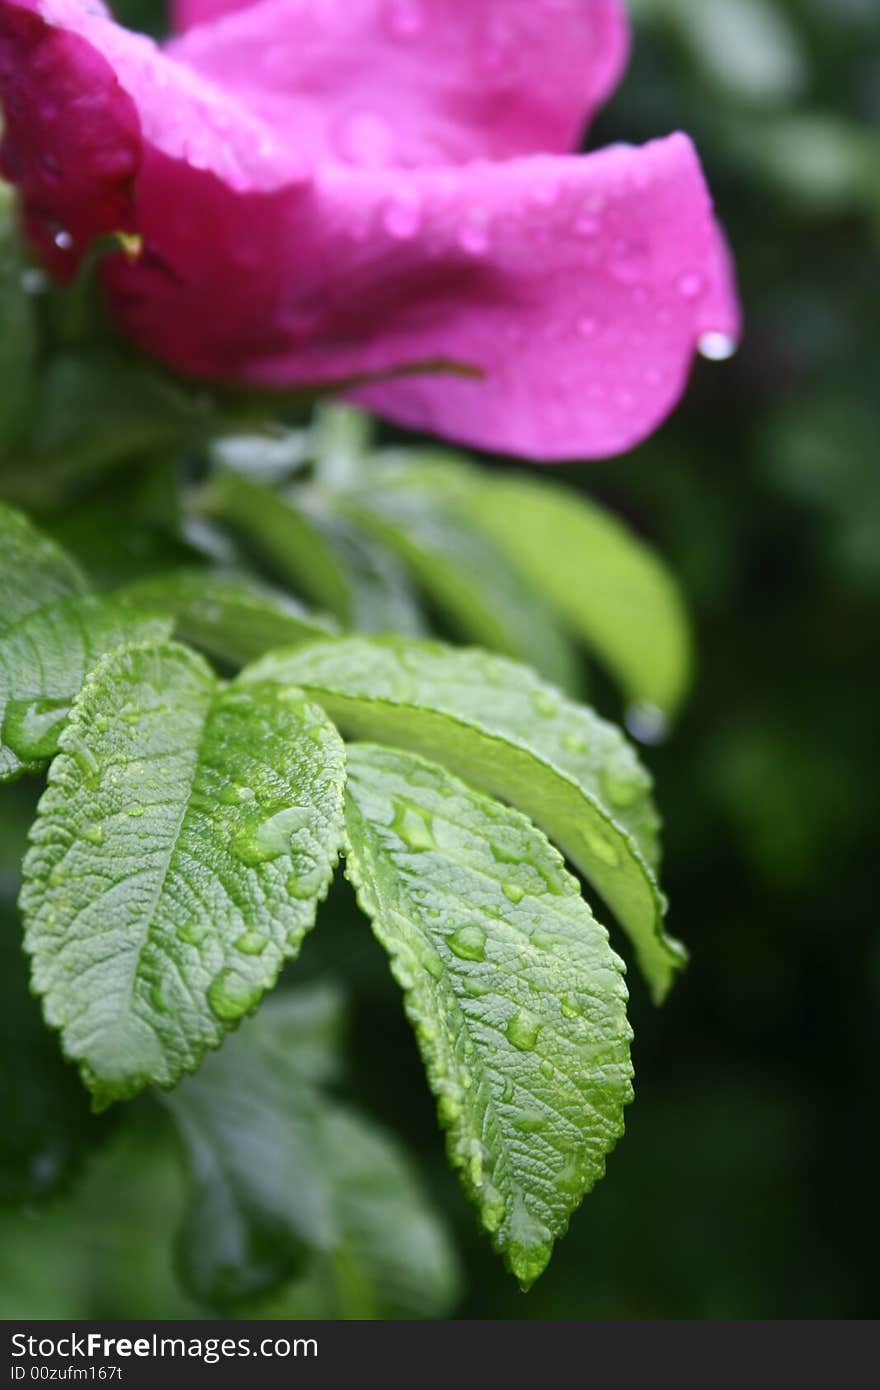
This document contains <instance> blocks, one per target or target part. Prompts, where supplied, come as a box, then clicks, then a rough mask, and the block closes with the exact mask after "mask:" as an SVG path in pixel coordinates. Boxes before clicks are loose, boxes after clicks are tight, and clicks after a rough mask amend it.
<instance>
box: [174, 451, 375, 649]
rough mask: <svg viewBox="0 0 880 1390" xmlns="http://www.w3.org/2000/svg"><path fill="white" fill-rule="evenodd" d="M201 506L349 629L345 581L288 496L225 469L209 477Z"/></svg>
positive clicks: (317, 533) (332, 555)
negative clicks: (208, 483)
mask: <svg viewBox="0 0 880 1390" xmlns="http://www.w3.org/2000/svg"><path fill="white" fill-rule="evenodd" d="M202 506H203V508H204V510H205V511H206V512H207V513H208V514H209V515H210V516H212V517H214V518H215V519H217V520H219V521H222V522H223V524H224V525H225V526H227V527H229V529H230V530H231V531H233V532H234V533H235V534H236V535H238V536H240V537H242V538H243V539H244V540H246V541H247V542H248V544H249V545H250V546H251V547H253V548H254V549H255V550H256V551H257V552H258V554H259V555H260V557H261V558H263V559H264V560H265V561H266V562H267V563H268V564H269V565H270V566H271V568H272V569H273V570H274V572H275V573H276V574H277V575H278V576H280V578H281V579H283V580H284V581H285V583H286V584H289V585H290V587H291V588H292V589H294V590H295V591H296V592H297V593H301V594H303V595H304V596H305V597H306V598H307V599H308V600H309V601H310V602H311V603H314V604H316V605H317V607H318V608H321V609H325V610H326V611H327V612H329V613H332V614H333V616H334V617H336V618H338V619H339V621H340V622H341V623H343V624H344V625H348V623H349V622H350V620H351V608H352V597H351V592H350V589H349V583H348V578H347V576H346V574H345V572H344V570H343V569H342V566H341V565H340V563H339V561H338V560H337V558H336V555H335V553H334V550H333V547H332V546H331V545H330V543H329V542H328V541H327V540H326V538H325V537H324V536H323V535H322V534H321V532H320V530H319V529H318V528H317V527H316V526H314V525H313V524H312V522H311V521H310V520H309V519H308V518H307V517H306V516H305V515H304V514H303V512H302V511H301V510H300V509H299V508H298V507H296V506H295V505H294V503H293V502H292V501H290V499H289V498H287V497H281V496H280V495H279V494H278V493H276V492H273V491H272V489H271V488H268V487H265V486H264V485H263V484H262V483H257V482H255V481H254V480H253V479H251V478H245V477H242V476H241V475H240V474H237V473H234V472H229V471H225V472H221V473H218V474H217V475H216V476H215V477H214V478H213V479H212V481H211V484H210V486H209V489H208V491H207V492H206V493H205V494H204V496H203V498H202Z"/></svg>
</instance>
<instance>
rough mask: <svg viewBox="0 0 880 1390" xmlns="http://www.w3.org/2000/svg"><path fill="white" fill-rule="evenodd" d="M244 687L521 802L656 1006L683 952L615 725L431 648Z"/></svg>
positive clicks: (499, 670) (523, 673)
mask: <svg viewBox="0 0 880 1390" xmlns="http://www.w3.org/2000/svg"><path fill="white" fill-rule="evenodd" d="M241 679H242V680H243V681H244V682H251V681H254V682H257V683H262V682H264V681H269V680H274V681H278V682H279V683H281V684H282V685H285V684H294V685H301V686H302V687H303V689H305V690H306V691H307V692H308V694H309V696H310V697H311V698H312V699H314V700H316V701H317V702H318V703H320V704H321V705H323V707H324V708H325V709H326V710H327V712H328V714H329V715H330V717H331V718H332V719H333V720H334V721H335V722H336V723H337V724H338V725H339V727H340V728H341V729H342V730H343V731H344V732H345V733H346V734H349V735H351V736H352V737H355V738H361V739H372V740H377V741H380V742H383V743H390V744H394V745H395V746H398V747H402V748H409V749H412V750H414V751H416V752H420V753H423V754H425V755H426V756H429V757H435V756H436V757H438V758H440V759H441V760H442V761H443V763H444V764H445V765H446V766H447V767H450V768H452V769H454V770H455V771H456V772H458V773H459V775H460V776H462V777H466V778H467V779H468V780H469V781H471V782H474V783H476V784H477V785H478V786H480V787H482V788H483V789H484V790H485V791H487V792H490V793H492V794H493V795H496V796H502V797H504V798H505V799H506V800H508V801H511V802H513V803H514V804H516V805H517V806H520V807H521V808H522V809H523V810H524V811H526V812H527V813H528V815H529V816H531V817H532V819H533V820H535V821H536V822H537V823H538V824H539V825H541V826H543V828H544V830H545V831H546V832H547V834H548V835H550V836H551V838H552V839H553V840H555V842H556V843H557V844H558V845H559V846H560V847H561V848H562V849H564V850H565V853H566V854H567V855H568V856H569V857H570V858H571V860H572V862H573V863H574V864H575V865H576V866H577V867H578V868H579V869H580V870H581V872H582V873H583V874H584V875H585V876H586V877H587V878H589V879H590V881H591V882H592V883H593V884H594V885H595V886H596V888H597V889H598V890H599V892H600V893H601V894H602V896H603V897H604V898H605V900H606V901H607V902H608V903H609V904H610V906H611V907H612V908H613V909H614V911H615V912H616V913H617V915H618V917H619V918H620V921H621V923H622V924H623V926H624V927H625V928H626V930H627V931H628V932H629V934H630V936H631V937H632V940H633V943H634V945H635V947H636V951H637V954H638V958H639V963H640V965H641V967H642V969H643V971H644V973H645V976H646V978H647V979H648V981H649V983H650V985H651V989H652V991H653V993H654V995H655V998H656V999H657V1000H658V1002H660V1001H661V1000H662V999H663V998H664V996H665V995H666V993H667V991H668V989H669V987H670V985H671V983H672V980H673V978H674V975H675V972H676V970H678V969H680V968H681V966H682V965H683V963H684V961H685V959H686V956H685V952H684V950H683V948H682V947H681V946H680V944H679V943H678V942H676V941H674V940H673V939H672V938H670V937H668V936H667V935H666V933H665V931H664V927H663V913H664V910H665V901H664V899H663V896H662V894H661V892H660V889H659V887H658V884H657V878H656V873H655V870H656V865H657V860H658V853H659V851H658V840H657V830H658V821H657V814H656V811H655V809H654V804H653V801H652V798H651V781H650V778H649V777H648V774H647V773H646V772H645V770H644V768H643V767H642V766H641V764H640V763H639V762H638V759H637V758H636V757H635V755H634V753H633V751H632V749H631V748H630V746H629V744H628V743H627V742H626V740H625V739H624V738H623V737H622V735H621V734H620V733H619V731H618V730H617V729H616V728H614V726H613V725H610V724H607V723H606V722H605V721H604V720H601V719H599V718H598V717H597V716H596V715H595V714H594V713H593V711H592V710H590V709H589V708H587V707H586V706H583V705H578V704H575V703H574V702H573V701H571V700H569V699H567V698H566V697H565V696H563V695H560V694H559V692H558V691H556V690H554V689H553V687H551V686H548V685H547V684H545V682H543V681H542V680H541V679H540V678H539V677H537V676H536V675H535V674H534V673H533V672H531V671H529V670H528V669H527V668H526V667H523V666H517V665H514V664H513V663H512V662H507V661H505V660H504V659H503V658H501V657H493V656H489V655H488V654H487V653H484V652H477V651H460V650H455V649H454V648H449V647H443V646H440V645H439V644H437V643H418V642H412V641H409V642H408V641H405V640H403V639H392V638H386V639H375V638H373V639H370V638H359V637H352V638H348V639H345V640H343V641H338V642H332V643H321V644H319V645H318V646H310V647H304V648H303V649H301V650H297V651H294V652H290V653H285V652H280V653H270V655H269V656H267V657H266V658H265V659H264V660H262V661H260V662H257V663H256V664H255V665H254V666H252V667H250V668H249V669H248V670H247V671H245V672H244V673H243V675H242V678H241Z"/></svg>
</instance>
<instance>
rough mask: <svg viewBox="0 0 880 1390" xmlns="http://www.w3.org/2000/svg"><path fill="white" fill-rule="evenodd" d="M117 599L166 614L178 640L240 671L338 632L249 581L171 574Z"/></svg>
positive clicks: (194, 572)
mask: <svg viewBox="0 0 880 1390" xmlns="http://www.w3.org/2000/svg"><path fill="white" fill-rule="evenodd" d="M117 597H118V598H119V599H120V600H122V601H123V602H124V603H127V604H130V605H131V606H132V607H134V608H141V609H147V610H155V611H157V612H159V613H167V614H169V615H170V616H171V617H172V618H173V619H174V623H173V626H174V629H175V631H176V633H177V635H178V636H179V637H181V638H182V639H184V640H185V641H187V642H191V643H192V644H193V645H194V646H196V647H201V648H202V649H203V650H204V651H206V652H208V653H210V655H212V656H214V657H218V658H219V659H220V660H222V661H229V662H231V663H233V664H234V665H239V666H241V665H244V664H245V663H246V662H248V661H252V660H254V658H256V657H258V656H262V655H263V653H264V652H267V651H269V650H270V649H271V648H272V647H284V646H291V647H292V646H295V645H296V643H298V642H305V641H310V640H311V641H314V640H315V638H318V637H328V636H332V635H333V633H334V631H335V630H336V625H335V623H333V622H332V621H331V620H329V619H326V618H322V617H321V616H320V615H319V614H316V613H311V612H310V611H309V610H308V609H307V608H304V607H303V606H302V604H300V603H297V602H296V600H295V599H292V598H290V597H288V595H287V594H284V593H282V592H281V591H280V590H278V589H273V588H270V587H269V586H268V585H266V584H260V583H258V582H257V581H256V580H254V579H250V578H249V577H248V576H247V575H238V574H224V573H217V572H212V571H211V570H206V569H195V568H193V569H182V570H174V571H172V572H171V573H169V574H159V575H156V576H155V578H152V579H146V580H142V581H141V582H140V583H138V584H134V585H132V586H131V587H130V588H129V589H127V590H125V591H124V592H123V593H122V594H120V595H118V596H117Z"/></svg>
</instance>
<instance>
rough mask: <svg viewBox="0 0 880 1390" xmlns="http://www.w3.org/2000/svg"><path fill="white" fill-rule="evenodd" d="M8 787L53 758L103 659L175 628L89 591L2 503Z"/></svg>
mask: <svg viewBox="0 0 880 1390" xmlns="http://www.w3.org/2000/svg"><path fill="white" fill-rule="evenodd" d="M0 592H2V594H3V605H2V610H0V782H6V781H9V780H11V779H12V778H15V777H18V776H20V775H21V774H22V773H23V772H36V771H39V769H40V768H41V767H43V766H44V765H45V763H46V761H47V760H48V759H49V758H51V757H52V755H53V754H54V752H55V750H56V748H57V746H58V737H59V735H60V733H61V730H62V729H63V727H64V724H65V722H66V720H67V712H68V709H69V707H70V703H71V701H72V700H73V698H74V696H75V695H76V693H77V691H78V690H79V688H80V686H81V685H82V682H83V678H84V677H85V675H86V672H87V671H88V670H89V669H90V668H91V667H92V666H93V665H94V663H95V661H96V660H97V659H98V657H100V656H103V655H104V653H105V652H108V651H111V650H112V649H113V648H114V647H118V646H119V645H120V644H121V643H123V642H130V641H132V640H138V639H144V640H149V639H159V638H162V637H166V636H167V635H168V631H169V627H170V624H169V623H168V622H167V621H166V620H165V619H164V618H162V617H153V616H150V615H149V614H146V613H142V612H139V611H135V610H130V611H126V610H125V609H124V608H122V607H121V606H120V605H119V604H117V603H114V602H113V601H111V600H107V599H102V598H97V597H95V596H94V595H91V594H89V593H88V592H87V586H86V581H85V579H84V577H83V575H82V574H81V572H80V571H79V569H78V568H77V566H76V565H75V564H74V562H73V561H72V560H71V559H70V558H69V557H68V556H67V555H65V553H64V552H63V551H62V550H61V549H59V547H58V546H56V545H55V544H54V542H52V541H50V540H48V539H47V538H46V537H45V536H43V535H42V534H41V533H40V532H39V531H37V529H36V528H35V527H34V526H32V525H31V523H30V522H29V521H28V519H27V518H26V517H25V516H23V515H22V514H21V513H20V512H16V511H14V510H13V509H12V508H10V507H6V506H3V504H0Z"/></svg>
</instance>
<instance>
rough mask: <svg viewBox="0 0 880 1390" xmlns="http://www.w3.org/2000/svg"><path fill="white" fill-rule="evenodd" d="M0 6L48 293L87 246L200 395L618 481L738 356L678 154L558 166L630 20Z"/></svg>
mask: <svg viewBox="0 0 880 1390" xmlns="http://www.w3.org/2000/svg"><path fill="white" fill-rule="evenodd" d="M175 18H176V24H177V28H178V30H180V31H181V33H180V36H179V37H176V38H174V39H173V40H171V41H170V42H169V43H167V44H166V45H165V46H164V47H163V48H159V47H157V46H156V45H155V44H154V43H153V42H152V41H151V40H149V39H146V38H144V37H142V36H140V35H136V34H132V33H129V32H128V31H126V30H125V29H123V28H121V27H120V26H119V25H117V24H116V23H115V22H114V21H113V19H112V18H111V17H110V16H109V14H108V13H107V11H106V10H105V9H104V7H103V6H102V4H101V3H100V0H0V96H2V102H3V109H4V115H5V136H4V141H3V170H4V173H5V175H6V177H7V178H9V179H10V180H12V181H13V182H14V183H15V184H17V185H18V187H19V189H20V190H21V193H22V195H23V202H24V207H25V217H26V224H27V231H28V234H29V236H30V238H31V239H32V241H33V242H34V243H35V245H36V246H37V247H38V249H39V251H40V252H41V254H42V255H43V257H44V258H45V260H46V262H47V263H48V264H49V266H50V268H51V269H52V270H53V271H54V272H55V273H56V274H58V275H60V276H64V275H69V274H71V273H72V271H73V270H74V269H75V266H76V263H77V261H78V259H79V257H80V256H81V255H82V253H83V251H84V249H85V247H86V246H87V244H88V242H89V241H90V240H91V239H92V238H93V237H95V236H97V235H99V234H101V233H106V232H111V231H127V232H131V233H137V234H138V235H139V236H140V237H141V238H142V244H143V250H142V254H141V255H140V256H139V257H138V258H137V259H135V260H134V261H129V260H127V259H126V258H125V257H124V256H121V255H117V256H112V257H110V258H109V259H108V260H107V261H105V263H104V270H103V274H104V279H105V284H106V290H107V294H108V298H109V303H110V305H111V308H112V312H113V314H114V316H115V319H116V321H117V322H118V324H119V325H120V327H121V328H122V330H123V331H124V332H125V333H127V334H128V335H130V336H131V338H132V339H134V340H135V341H136V342H137V343H138V344H139V345H140V346H141V347H143V348H144V349H146V350H147V351H148V352H151V353H153V354H155V355H156V356H157V357H159V358H161V359H163V360H164V361H165V362H167V363H170V364H171V365H172V366H173V367H175V368H177V369H178V370H180V371H181V372H184V373H187V374H189V375H190V376H194V377H200V378H207V379H211V380H217V381H236V382H248V383H254V384H258V385H260V386H263V387H266V386H269V387H286V388H290V387H297V386H301V385H302V386H306V385H312V384H316V383H324V382H338V381H340V380H350V379H351V378H353V377H363V376H371V377H372V376H375V375H378V374H393V373H395V372H397V373H400V372H404V373H405V369H406V368H408V367H409V368H412V367H413V366H417V365H418V364H425V363H429V362H437V361H444V362H449V363H456V364H459V365H461V366H463V367H466V368H468V369H470V371H471V373H472V374H471V375H454V374H450V373H437V372H434V373H431V372H427V371H425V372H421V373H416V374H411V375H406V374H401V375H398V376H394V375H388V377H387V379H385V380H382V381H380V382H373V383H371V384H369V385H367V386H362V387H360V388H359V389H358V390H357V391H356V392H355V393H354V394H355V395H356V397H357V398H358V399H359V400H360V401H362V402H363V403H364V404H366V405H368V406H369V407H371V408H372V409H374V410H376V411H377V412H379V413H380V414H382V415H385V416H387V417H388V418H390V419H392V420H395V421H398V422H400V423H402V424H405V425H408V426H413V427H417V428H420V429H426V430H430V431H433V432H435V433H437V434H440V435H446V436H450V437H452V438H454V439H457V440H461V441H463V442H466V443H468V444H472V445H477V446H481V447H484V448H488V449H495V450H504V451H508V452H510V453H515V454H522V455H526V456H529V457H533V458H536V459H542V460H551V459H564V458H589V457H599V456H606V455H610V454H615V453H619V452H621V451H623V450H626V449H629V448H631V447H632V446H633V445H634V444H636V443H637V442H638V441H639V440H641V439H643V438H644V437H645V436H646V435H647V434H648V433H649V432H650V431H651V430H652V429H654V428H655V427H656V426H657V424H658V423H659V422H660V421H661V420H662V419H663V418H664V417H665V416H666V415H667V413H668V412H669V411H670V409H671V408H672V407H673V406H674V404H675V403H676V402H677V400H678V399H679V397H680V395H681V392H682V390H683V389H684V385H685V382H686V378H687V375H688V372H689V369H690V366H691V363H692V360H693V356H694V352H695V350H696V349H697V347H698V346H699V344H700V342H701V340H702V341H703V342H704V346H705V345H708V346H707V351H708V352H709V354H710V355H716V356H718V355H723V351H724V347H725V345H726V344H727V343H728V341H729V340H732V339H735V338H736V336H737V334H738V332H739V311H738V306H737V300H736V293H735V289H734V286H733V277H732V272H731V267H730V263H729V258H728V256H727V253H726V250H725V246H724V241H723V238H722V236H721V234H720V232H719V230H718V227H717V225H716V222H715V219H714V216H713V212H712V205H711V201H710V198H709V194H708V192H707V190H706V185H705V182H704V179H703V175H702V172H701V169H700V165H699V161H698V159H697V156H696V154H695V152H694V149H693V146H692V144H691V142H690V140H689V139H688V137H687V136H685V135H680V134H677V135H672V136H670V137H669V138H667V139H663V140H658V141H655V142H653V143H651V144H648V145H646V146H644V147H642V148H632V147H625V146H614V147H613V148H610V149H606V150H603V151H600V152H599V153H596V154H590V155H587V156H583V155H579V154H573V153H571V151H572V150H574V149H575V148H576V145H577V142H578V140H579V138H580V135H581V132H582V129H583V126H584V124H585V122H586V121H587V120H588V119H589V118H590V117H591V115H592V114H593V112H594V111H595V109H596V108H597V107H598V106H599V104H600V103H601V102H602V101H603V100H604V99H605V98H606V97H607V96H608V94H609V92H610V91H611V90H612V88H613V86H614V84H615V83H616V82H617V80H618V78H619V77H620V74H621V71H622V68H623V65H624V61H625V58H626V53H627V47H628V35H627V27H626V21H625V17H624V14H623V12H622V9H621V5H620V3H619V0H259V3H256V4H251V5H248V4H247V3H246V0H245V4H244V7H243V8H242V6H241V4H240V3H238V0H177V12H176V16H175Z"/></svg>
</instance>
